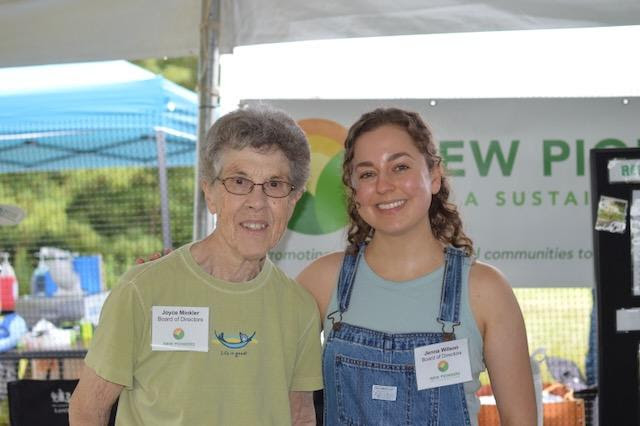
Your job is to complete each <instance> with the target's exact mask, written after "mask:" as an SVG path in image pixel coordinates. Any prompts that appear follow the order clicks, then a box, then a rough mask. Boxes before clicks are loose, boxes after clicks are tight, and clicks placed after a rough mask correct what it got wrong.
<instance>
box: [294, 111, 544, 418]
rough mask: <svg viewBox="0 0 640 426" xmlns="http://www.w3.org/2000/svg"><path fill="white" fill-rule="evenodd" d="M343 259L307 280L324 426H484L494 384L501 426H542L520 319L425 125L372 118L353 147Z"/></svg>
mask: <svg viewBox="0 0 640 426" xmlns="http://www.w3.org/2000/svg"><path fill="white" fill-rule="evenodd" d="M343 182H344V184H345V186H346V187H347V192H348V210H349V216H350V220H351V225H350V228H349V232H348V241H349V245H348V247H347V250H346V251H345V252H341V253H333V254H329V255H327V256H324V257H322V258H320V259H318V260H317V261H315V262H314V263H312V264H311V265H309V266H308V267H307V268H306V269H305V270H304V271H302V273H301V274H300V275H299V277H298V281H299V282H300V283H301V284H302V285H303V286H305V287H306V288H307V289H308V290H309V291H310V292H311V293H312V294H313V295H314V296H315V298H316V301H317V302H318V305H319V308H320V312H321V315H322V318H323V321H324V333H325V348H324V356H323V375H324V385H325V391H324V392H325V413H324V419H325V425H328V426H332V425H342V424H348V425H382V424H384V425H400V424H407V425H456V426H459V425H477V414H478V410H479V408H480V406H479V401H478V399H477V397H476V396H475V392H476V390H477V389H478V388H479V386H480V383H479V380H478V377H479V374H480V373H481V372H482V371H483V370H484V369H485V365H486V367H487V369H488V371H489V376H490V379H491V384H492V387H493V391H494V394H495V397H496V401H497V405H498V410H499V412H500V418H501V422H502V425H504V426H508V425H518V426H526V425H535V424H536V408H535V396H534V388H533V381H532V377H531V370H530V364H529V358H528V349H527V339H526V334H525V328H524V322H523V319H522V314H521V312H520V309H519V307H518V303H517V301H516V299H515V297H514V295H513V292H512V290H511V288H510V286H509V284H508V283H507V281H506V279H505V277H504V276H503V275H502V274H501V273H500V271H498V270H497V269H495V268H493V267H491V266H490V265H487V264H484V263H481V262H478V261H475V260H474V259H473V258H472V256H471V255H472V253H473V245H472V241H471V240H470V239H469V238H468V237H467V236H466V235H465V233H464V232H463V230H462V222H461V220H460V216H459V213H458V211H457V209H456V207H455V206H454V205H453V204H452V203H450V202H449V201H448V198H449V185H448V181H447V179H446V177H445V176H444V173H443V168H442V164H441V158H440V157H439V156H438V155H437V153H436V146H435V143H434V140H433V137H432V134H431V131H430V130H429V128H428V127H427V125H426V124H425V123H424V122H423V120H422V119H421V118H420V116H419V115H418V114H416V113H413V112H408V111H404V110H400V109H395V108H389V109H376V110H374V111H372V112H369V113H367V114H364V115H363V116H362V117H361V118H360V119H359V120H358V121H357V122H356V123H355V124H354V125H353V126H352V127H351V129H350V130H349V133H348V136H347V140H346V142H345V158H344V165H343Z"/></svg>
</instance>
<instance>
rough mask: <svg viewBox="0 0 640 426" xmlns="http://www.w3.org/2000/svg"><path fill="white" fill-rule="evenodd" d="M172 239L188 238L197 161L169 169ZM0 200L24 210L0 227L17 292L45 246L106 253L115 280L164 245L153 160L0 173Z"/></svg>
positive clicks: (110, 279)
mask: <svg viewBox="0 0 640 426" xmlns="http://www.w3.org/2000/svg"><path fill="white" fill-rule="evenodd" d="M168 180H169V210H170V217H171V231H172V232H171V234H172V239H173V245H174V247H177V246H180V245H182V244H185V243H187V242H188V241H190V240H191V235H192V221H193V219H192V218H193V192H194V186H193V184H194V169H193V168H192V167H179V168H171V169H169V171H168ZM0 203H6V204H15V205H19V206H20V207H22V208H24V209H25V210H26V211H27V217H26V218H25V219H24V221H23V222H22V223H20V224H19V225H17V226H8V227H2V228H0V250H7V251H9V253H10V254H11V262H12V264H13V266H14V269H15V270H16V275H17V276H18V281H19V282H20V293H21V294H28V293H29V291H30V281H31V274H32V273H33V270H34V268H35V267H36V265H37V256H36V254H37V252H38V250H39V249H40V247H43V246H50V247H58V248H62V249H65V250H69V251H71V252H74V253H78V254H80V255H89V254H101V255H102V259H103V267H104V278H105V280H106V283H107V286H108V287H111V286H113V285H114V284H115V283H116V282H117V279H118V277H119V276H120V275H122V273H124V272H125V271H126V270H127V269H128V268H129V267H131V266H132V265H133V264H134V262H135V259H136V258H138V257H141V256H146V255H148V254H151V253H154V252H156V251H160V250H161V249H162V223H161V216H160V194H159V189H158V174H157V170H156V169H151V168H105V169H94V170H73V171H63V172H38V173H11V174H0Z"/></svg>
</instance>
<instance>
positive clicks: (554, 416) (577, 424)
mask: <svg viewBox="0 0 640 426" xmlns="http://www.w3.org/2000/svg"><path fill="white" fill-rule="evenodd" d="M545 390H546V391H548V392H550V393H553V394H554V395H559V396H563V397H564V398H565V400H564V401H561V402H551V403H547V404H543V405H542V410H543V424H544V426H585V409H584V401H583V400H582V399H574V398H573V395H572V393H571V391H570V390H569V389H568V388H567V387H566V386H563V385H561V384H552V385H546V386H545ZM478 395H479V396H486V395H492V392H491V387H490V386H489V385H485V386H482V387H481V388H480V390H479V391H478ZM478 424H479V426H500V415H499V414H498V408H497V406H495V405H481V406H480V412H479V413H478Z"/></svg>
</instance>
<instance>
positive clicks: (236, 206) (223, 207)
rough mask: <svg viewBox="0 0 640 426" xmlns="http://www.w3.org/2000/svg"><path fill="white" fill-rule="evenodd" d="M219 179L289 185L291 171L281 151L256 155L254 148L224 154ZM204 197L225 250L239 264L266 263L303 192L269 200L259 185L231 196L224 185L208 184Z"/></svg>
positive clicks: (219, 182)
mask: <svg viewBox="0 0 640 426" xmlns="http://www.w3.org/2000/svg"><path fill="white" fill-rule="evenodd" d="M222 161H223V164H222V168H221V172H220V176H219V178H220V179H226V178H230V177H243V178H246V179H249V180H251V181H253V182H254V183H258V184H261V183H264V182H267V181H270V180H280V181H287V182H288V181H290V168H289V162H288V160H287V158H286V157H285V156H284V154H283V153H282V151H280V150H278V149H275V150H270V151H266V152H263V151H256V150H254V149H251V148H245V149H242V150H227V151H225V152H224V153H223V158H222ZM204 188H205V196H206V200H207V206H208V207H209V210H210V211H211V213H214V214H216V229H215V231H214V233H218V234H219V236H220V237H221V241H222V242H223V244H224V245H225V246H226V249H228V250H229V252H230V253H231V254H232V255H233V256H234V257H236V258H238V260H246V261H255V260H260V259H263V258H264V257H265V256H266V255H267V252H268V251H269V250H270V249H271V248H272V247H274V246H275V245H276V244H277V243H278V241H279V240H280V238H281V237H282V234H283V233H284V231H285V230H286V227H287V223H288V221H289V218H290V217H291V214H292V213H293V208H294V207H295V204H296V202H297V201H298V199H299V198H300V196H301V194H302V192H301V191H299V190H297V191H294V192H292V193H290V194H289V195H288V196H286V197H283V198H272V197H268V196H267V195H266V194H265V193H264V192H263V190H262V187H261V186H259V185H256V186H254V187H253V190H252V191H251V192H250V193H249V194H246V195H236V194H231V193H229V192H228V191H227V190H226V189H225V187H224V185H223V184H222V182H221V181H219V180H216V181H214V182H205V183H204Z"/></svg>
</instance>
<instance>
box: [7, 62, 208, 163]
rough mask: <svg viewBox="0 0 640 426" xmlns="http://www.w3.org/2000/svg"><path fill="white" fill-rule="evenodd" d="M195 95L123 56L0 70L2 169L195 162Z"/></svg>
mask: <svg viewBox="0 0 640 426" xmlns="http://www.w3.org/2000/svg"><path fill="white" fill-rule="evenodd" d="M197 120H198V108H197V97H196V94H195V93H193V92H191V91H189V90H186V89H184V88H182V87H180V86H178V85H176V84H174V83H172V82H170V81H168V80H166V79H164V78H163V77H159V76H156V75H155V74H153V73H151V72H148V71H146V70H143V69H142V68H140V67H137V66H136V65H133V64H131V63H128V62H126V61H109V62H94V63H84V64H64V65H48V66H37V67H17V68H5V69H0V173H10V172H26V171H52V170H62V169H77V168H96V167H115V166H150V167H156V166H157V165H158V158H159V157H158V152H157V143H156V142H157V139H158V135H159V134H162V135H163V136H162V139H163V140H164V147H165V151H166V165H167V166H168V167H172V166H185V165H193V164H194V162H195V147H196V126H197Z"/></svg>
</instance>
